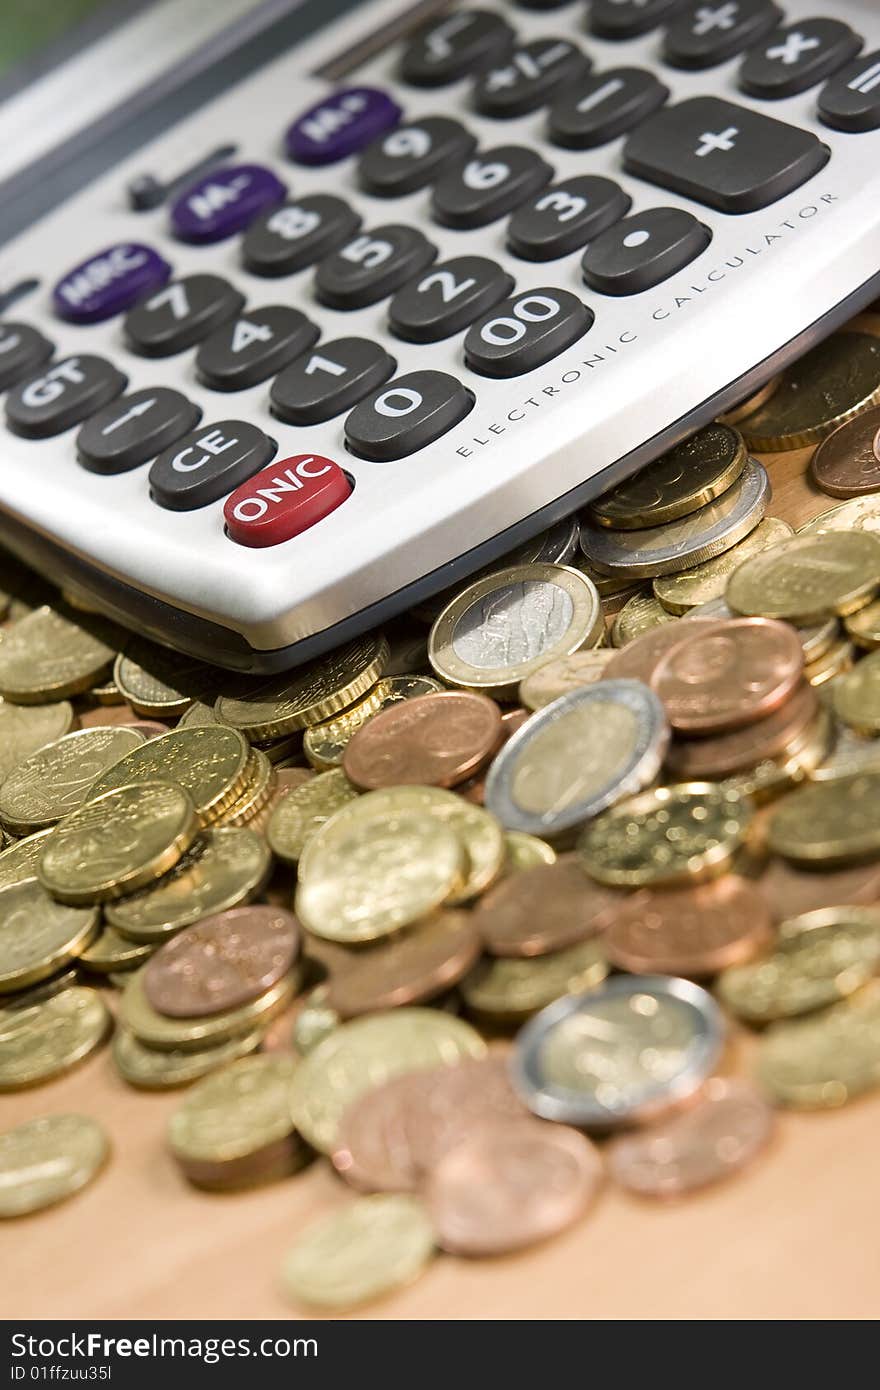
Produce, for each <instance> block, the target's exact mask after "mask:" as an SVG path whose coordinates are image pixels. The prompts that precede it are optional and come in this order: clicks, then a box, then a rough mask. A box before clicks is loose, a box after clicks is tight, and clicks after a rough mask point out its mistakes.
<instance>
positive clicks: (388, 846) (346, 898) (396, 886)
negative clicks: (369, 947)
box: [295, 808, 467, 943]
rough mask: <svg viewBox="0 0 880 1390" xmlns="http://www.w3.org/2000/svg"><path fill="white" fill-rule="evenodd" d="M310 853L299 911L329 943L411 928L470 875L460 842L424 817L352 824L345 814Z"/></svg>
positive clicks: (371, 938)
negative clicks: (406, 927) (411, 925)
mask: <svg viewBox="0 0 880 1390" xmlns="http://www.w3.org/2000/svg"><path fill="white" fill-rule="evenodd" d="M307 852H308V874H307V876H306V877H305V879H304V878H303V875H302V874H301V875H300V881H299V884H298V886H297V890H296V898H295V910H296V914H297V916H298V917H299V919H300V921H301V922H302V924H303V926H304V927H305V928H306V929H307V930H308V931H311V932H314V933H315V935H316V936H320V937H323V938H324V939H325V940H328V941H342V942H348V943H355V942H362V941H376V940H378V939H379V937H382V936H388V935H389V934H390V933H391V932H394V931H398V930H399V929H400V928H401V927H405V926H409V925H410V924H411V923H412V922H417V921H418V920H419V918H420V917H426V916H427V915H428V913H429V912H432V911H433V910H434V908H437V907H439V906H440V905H441V904H442V903H445V902H447V901H448V900H449V899H450V898H451V897H452V896H453V895H454V894H456V893H457V892H458V891H459V890H460V889H461V888H462V887H463V884H464V880H465V875H466V872H467V862H466V858H465V853H464V848H463V846H462V843H461V841H460V839H459V838H458V836H457V835H456V834H455V833H454V831H452V830H448V829H446V828H445V827H443V826H441V825H438V823H437V821H436V819H435V817H433V816H430V815H424V814H422V815H419V814H416V813H410V814H404V815H396V816H395V815H391V816H388V817H387V818H384V819H382V820H379V819H378V818H376V819H373V820H368V819H366V818H363V817H361V818H358V819H357V820H355V821H354V822H352V820H351V819H349V818H346V817H345V808H343V811H342V813H337V815H336V816H334V817H333V819H332V820H330V821H328V822H327V824H326V825H325V826H324V827H323V828H322V829H321V830H319V831H318V833H317V835H315V836H314V838H313V839H312V840H311V842H310V843H309V846H308V851H307ZM300 863H301V866H304V863H305V860H304V858H303V860H301V861H300Z"/></svg>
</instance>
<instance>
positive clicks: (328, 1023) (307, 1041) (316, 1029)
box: [292, 985, 342, 1057]
mask: <svg viewBox="0 0 880 1390" xmlns="http://www.w3.org/2000/svg"><path fill="white" fill-rule="evenodd" d="M329 997H330V991H329V989H328V988H327V986H326V985H317V986H316V987H315V988H314V989H313V990H312V991H311V993H310V994H307V995H306V997H305V1000H304V1001H303V1007H302V1008H301V1009H300V1010H299V1011H298V1013H297V1015H296V1018H295V1019H294V1020H293V1035H292V1041H293V1045H294V1047H295V1048H296V1050H297V1052H298V1053H299V1054H300V1056H301V1057H304V1056H305V1055H306V1053H307V1052H311V1051H312V1049H313V1048H315V1047H317V1046H318V1043H320V1042H323V1041H324V1039H325V1038H326V1037H328V1036H329V1034H330V1033H332V1032H333V1030H334V1029H335V1028H338V1027H339V1025H340V1024H341V1022H342V1019H341V1018H340V1016H339V1014H338V1013H337V1012H336V1010H335V1009H331V1007H330V1005H329V1004H328V1003H327V1000H328V999H329Z"/></svg>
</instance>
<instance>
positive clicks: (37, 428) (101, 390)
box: [6, 353, 128, 439]
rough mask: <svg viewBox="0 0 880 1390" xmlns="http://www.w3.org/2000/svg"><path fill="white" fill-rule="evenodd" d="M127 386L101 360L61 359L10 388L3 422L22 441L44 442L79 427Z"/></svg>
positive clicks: (88, 356)
mask: <svg viewBox="0 0 880 1390" xmlns="http://www.w3.org/2000/svg"><path fill="white" fill-rule="evenodd" d="M127 385H128V377H126V376H124V375H123V373H122V372H120V371H117V370H116V368H115V367H114V366H113V364H112V362H108V361H107V360H106V359H105V358H103V357H93V356H92V355H91V354H89V353H83V354H81V355H80V356H79V357H65V358H63V359H62V360H61V361H60V362H56V363H55V365H54V366H53V367H47V368H46V369H45V370H44V371H42V372H40V373H39V374H38V375H36V376H32V377H29V378H28V379H27V381H22V382H21V383H20V384H19V385H18V386H16V387H14V388H13V390H12V391H10V393H9V395H8V396H7V397H6V423H7V425H8V426H9V428H10V429H11V430H12V431H13V432H14V433H15V434H21V435H24V436H25V438H26V439H48V438H49V437H50V436H51V435H53V434H61V433H62V432H63V431H64V430H69V429H70V428H71V426H73V425H79V424H81V423H82V421H83V420H85V419H86V417H87V416H89V415H93V414H94V413H95V411H96V410H100V409H101V406H102V405H107V403H108V402H109V401H112V400H113V398H114V396H118V395H120V394H121V392H123V391H124V390H125V388H126V386H127Z"/></svg>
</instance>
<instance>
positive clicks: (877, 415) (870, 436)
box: [810, 405, 880, 497]
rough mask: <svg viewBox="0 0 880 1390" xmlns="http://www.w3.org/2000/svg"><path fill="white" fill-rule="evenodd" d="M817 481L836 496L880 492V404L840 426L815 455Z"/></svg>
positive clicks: (812, 466)
mask: <svg viewBox="0 0 880 1390" xmlns="http://www.w3.org/2000/svg"><path fill="white" fill-rule="evenodd" d="M810 472H811V473H812V475H813V480H814V482H815V483H816V484H817V485H818V486H819V487H820V488H821V489H822V491H823V492H827V493H829V494H830V495H831V496H832V497H861V496H862V495H863V494H864V493H866V492H880V405H875V406H872V407H871V409H870V410H865V411H863V412H862V414H861V415H856V416H855V418H854V419H852V420H847V421H846V422H845V423H844V424H842V425H840V426H838V428H837V429H836V430H835V431H834V433H833V434H829V436H828V438H827V439H823V440H822V443H821V444H820V445H819V447H818V449H817V450H816V452H815V453H814V455H813V458H812V462H811V463H810Z"/></svg>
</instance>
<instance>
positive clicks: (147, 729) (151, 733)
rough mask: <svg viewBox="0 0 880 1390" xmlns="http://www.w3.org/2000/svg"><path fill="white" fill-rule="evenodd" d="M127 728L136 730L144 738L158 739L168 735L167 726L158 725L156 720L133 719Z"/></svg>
mask: <svg viewBox="0 0 880 1390" xmlns="http://www.w3.org/2000/svg"><path fill="white" fill-rule="evenodd" d="M128 728H129V729H136V730H137V731H138V733H139V734H143V736H144V738H160V737H161V736H162V734H167V733H168V728H169V726H168V725H167V724H160V723H159V721H158V719H133V720H132V722H131V723H130V724H129V725H128Z"/></svg>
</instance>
